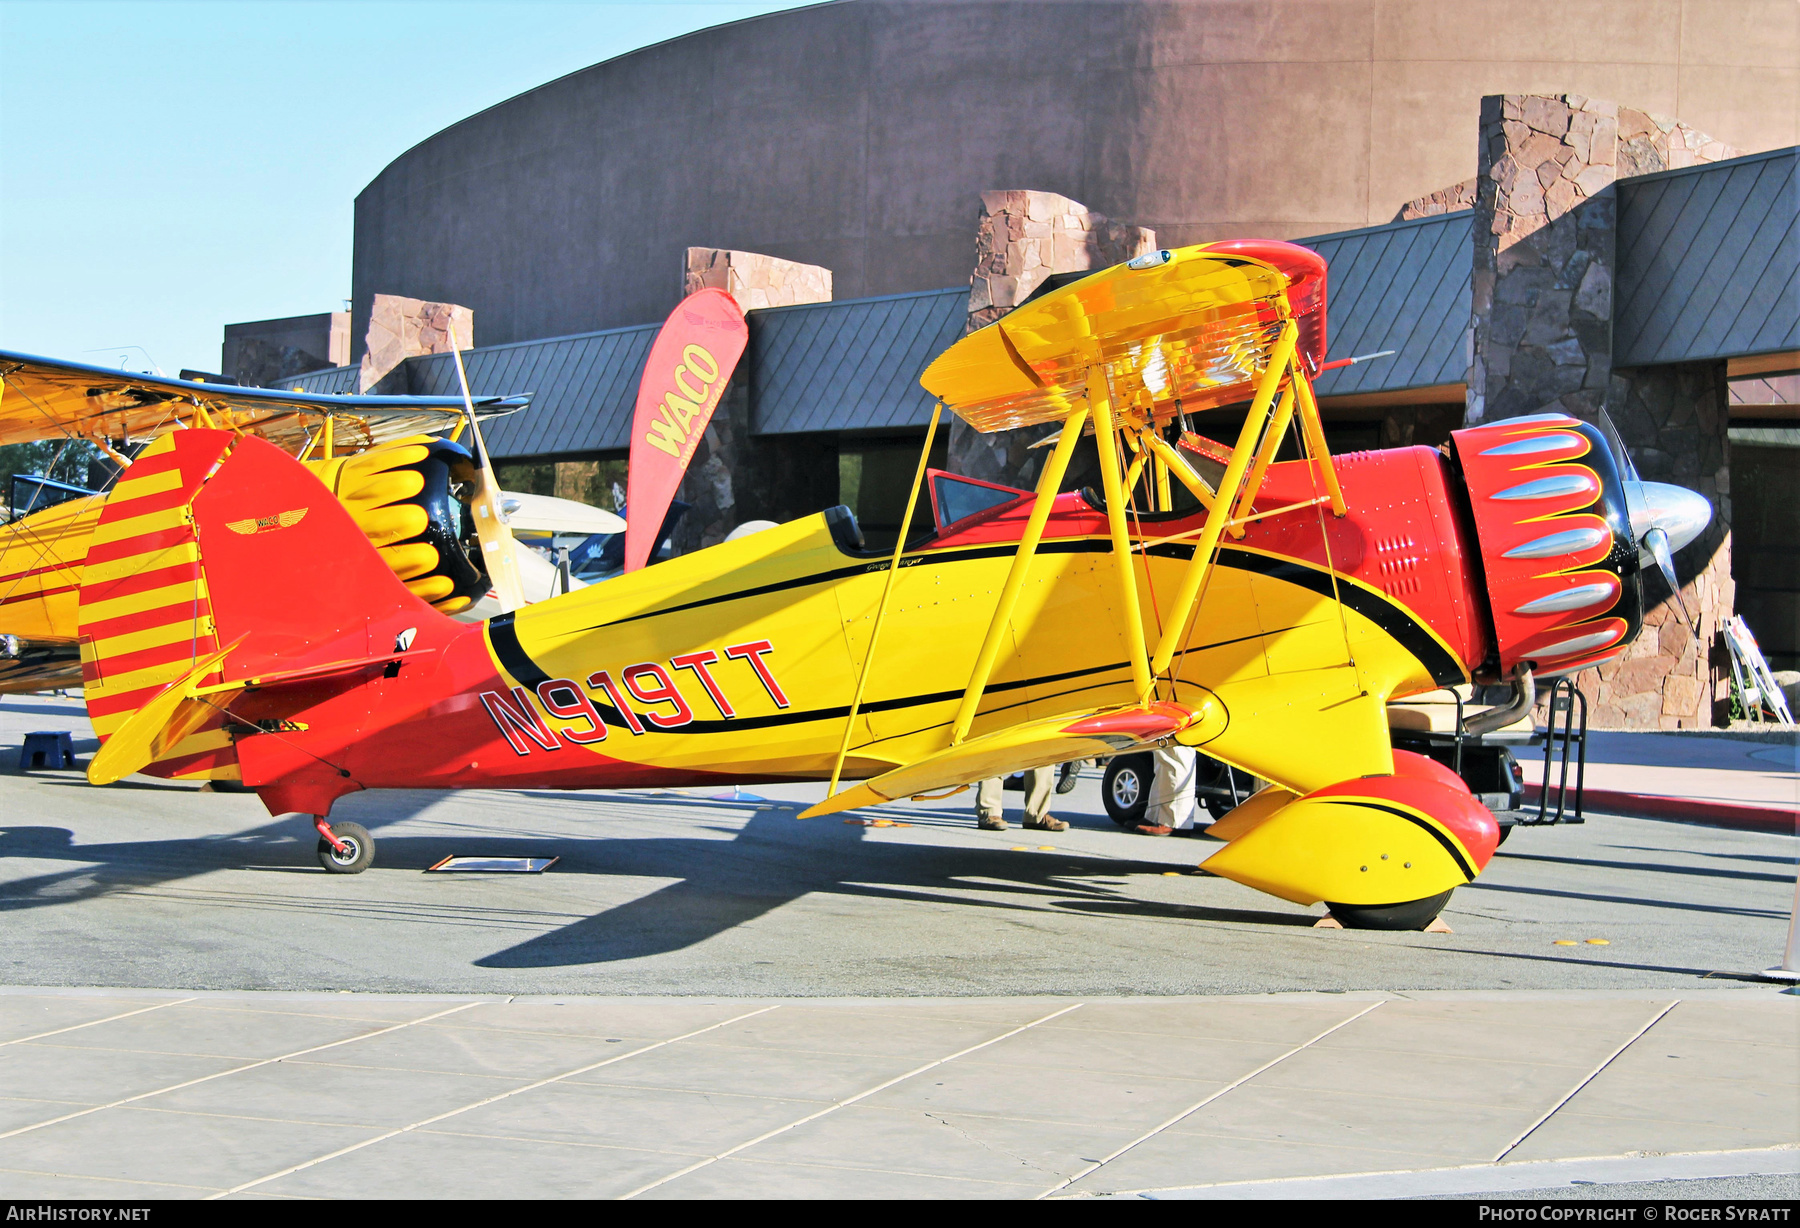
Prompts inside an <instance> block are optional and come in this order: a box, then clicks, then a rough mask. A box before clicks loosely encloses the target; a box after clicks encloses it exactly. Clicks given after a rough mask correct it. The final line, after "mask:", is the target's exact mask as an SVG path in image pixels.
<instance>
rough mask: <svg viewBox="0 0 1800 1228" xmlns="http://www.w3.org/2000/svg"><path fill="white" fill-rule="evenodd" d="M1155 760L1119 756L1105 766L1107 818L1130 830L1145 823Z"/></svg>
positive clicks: (1103, 786) (1102, 795)
mask: <svg viewBox="0 0 1800 1228" xmlns="http://www.w3.org/2000/svg"><path fill="white" fill-rule="evenodd" d="M1153 770H1154V761H1153V760H1152V759H1151V757H1150V756H1149V755H1145V754H1136V755H1119V756H1117V757H1115V758H1114V759H1113V760H1111V761H1110V762H1109V763H1108V764H1107V765H1106V775H1104V776H1103V777H1101V779H1100V799H1101V801H1102V802H1103V803H1104V804H1105V806H1106V817H1107V818H1109V819H1111V820H1112V821H1113V822H1114V823H1117V824H1118V825H1119V826H1120V827H1123V828H1125V829H1126V830H1127V831H1130V830H1131V829H1132V828H1134V827H1136V826H1138V825H1139V824H1140V823H1142V822H1143V821H1144V811H1145V810H1147V809H1148V808H1149V805H1150V774H1151V772H1152V771H1153Z"/></svg>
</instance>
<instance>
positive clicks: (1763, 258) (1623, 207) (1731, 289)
mask: <svg viewBox="0 0 1800 1228" xmlns="http://www.w3.org/2000/svg"><path fill="white" fill-rule="evenodd" d="M1797 174H1800V147H1794V148H1789V149H1777V150H1771V151H1769V152H1768V153H1761V154H1752V155H1751V156H1749V157H1746V158H1733V159H1731V160H1730V161H1727V162H1714V163H1711V164H1710V165H1706V166H1695V167H1686V168H1683V169H1681V170H1674V171H1663V172H1661V173H1660V174H1655V175H1640V176H1638V177H1636V178H1632V179H1621V180H1620V181H1619V182H1618V184H1617V192H1618V200H1619V256H1618V261H1619V263H1618V285H1617V288H1616V290H1617V297H1616V299H1615V305H1614V309H1613V365H1614V366H1617V367H1633V366H1649V365H1651V364H1654V363H1667V362H1695V361H1699V360H1703V359H1712V358H1727V357H1734V356H1737V355H1744V354H1762V353H1769V352H1772V351H1779V350H1792V349H1800V191H1797V190H1796V176H1797Z"/></svg>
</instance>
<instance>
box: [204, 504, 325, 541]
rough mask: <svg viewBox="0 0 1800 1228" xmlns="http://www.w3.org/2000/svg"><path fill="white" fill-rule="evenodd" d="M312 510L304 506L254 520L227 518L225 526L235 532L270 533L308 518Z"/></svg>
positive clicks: (290, 526)
mask: <svg viewBox="0 0 1800 1228" xmlns="http://www.w3.org/2000/svg"><path fill="white" fill-rule="evenodd" d="M308 510H310V509H308V508H304V507H298V508H295V509H294V510H293V511H291V512H281V513H279V514H278V515H274V516H258V517H256V518H254V519H252V520H227V521H226V522H225V527H226V528H228V529H230V530H231V531H232V532H233V533H246V534H248V533H268V532H271V531H272V530H275V529H291V528H293V527H294V526H295V525H297V524H299V523H300V522H301V521H302V520H305V519H306V513H307V511H308Z"/></svg>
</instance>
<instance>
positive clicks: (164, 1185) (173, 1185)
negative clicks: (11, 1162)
mask: <svg viewBox="0 0 1800 1228" xmlns="http://www.w3.org/2000/svg"><path fill="white" fill-rule="evenodd" d="M0 1173H16V1174H17V1175H19V1176H21V1177H62V1178H65V1179H66V1180H70V1181H105V1182H108V1183H110V1184H112V1185H152V1186H156V1187H158V1188H161V1189H170V1190H211V1189H217V1188H218V1187H217V1186H211V1185H184V1184H182V1183H181V1182H179V1181H140V1180H138V1179H137V1178H136V1177H102V1176H98V1175H96V1174H94V1173H65V1172H61V1171H58V1170H56V1169H50V1168H0ZM13 1201H15V1202H24V1201H25V1200H24V1199H22V1198H21V1199H14V1200H13Z"/></svg>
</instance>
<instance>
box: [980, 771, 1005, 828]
mask: <svg viewBox="0 0 1800 1228" xmlns="http://www.w3.org/2000/svg"><path fill="white" fill-rule="evenodd" d="M1005 784H1006V782H1005V781H1003V780H1001V779H1000V778H999V777H998V776H990V777H988V778H987V779H986V780H984V781H982V782H981V783H980V784H978V785H976V786H975V823H976V826H978V827H980V828H982V829H983V830H984V831H1005V830H1006V814H1005V811H1006V805H1005V792H1004V789H1005Z"/></svg>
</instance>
